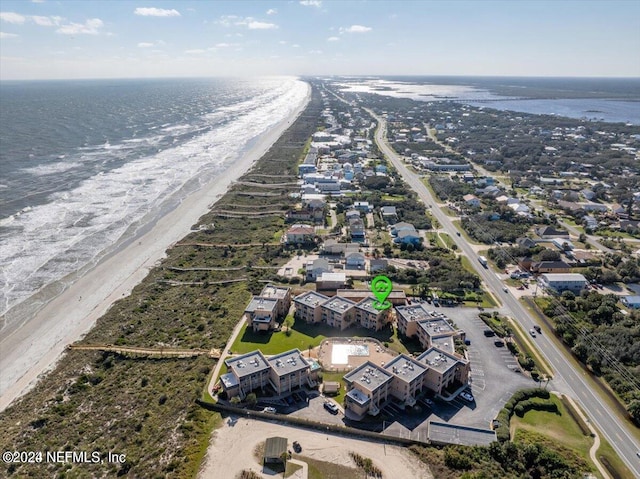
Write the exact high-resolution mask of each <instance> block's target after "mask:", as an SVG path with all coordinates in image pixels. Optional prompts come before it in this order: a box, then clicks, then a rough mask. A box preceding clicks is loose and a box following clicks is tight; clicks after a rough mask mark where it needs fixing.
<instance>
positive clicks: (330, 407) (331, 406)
mask: <svg viewBox="0 0 640 479" xmlns="http://www.w3.org/2000/svg"><path fill="white" fill-rule="evenodd" d="M324 408H325V409H326V410H327V411H329V412H330V413H331V414H338V412H340V410H339V409H338V406H336V405H335V404H333V403H332V402H330V401H327V402H326V403H324Z"/></svg>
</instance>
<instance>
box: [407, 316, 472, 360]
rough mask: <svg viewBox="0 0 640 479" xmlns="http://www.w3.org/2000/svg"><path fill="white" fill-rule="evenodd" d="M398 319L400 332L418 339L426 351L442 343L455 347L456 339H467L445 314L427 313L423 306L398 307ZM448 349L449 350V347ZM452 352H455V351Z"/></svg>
mask: <svg viewBox="0 0 640 479" xmlns="http://www.w3.org/2000/svg"><path fill="white" fill-rule="evenodd" d="M396 318H397V321H398V332H399V333H402V334H404V335H405V336H407V337H409V338H411V337H416V338H418V340H419V341H420V344H421V345H422V347H423V348H424V349H428V348H430V347H431V346H434V345H436V344H437V343H442V342H445V343H450V344H451V346H452V347H453V340H454V339H464V337H465V333H464V331H462V330H459V329H455V328H454V327H453V326H452V325H451V323H450V322H449V320H448V318H447V317H446V316H445V315H444V314H442V313H438V312H436V311H427V310H426V309H425V307H424V305H423V304H412V305H408V306H398V307H397V308H396ZM443 338H447V339H443ZM448 338H451V339H448ZM446 349H447V350H449V348H448V347H447V348H446ZM450 351H451V352H453V349H450Z"/></svg>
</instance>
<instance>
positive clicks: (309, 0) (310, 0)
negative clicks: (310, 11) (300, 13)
mask: <svg viewBox="0 0 640 479" xmlns="http://www.w3.org/2000/svg"><path fill="white" fill-rule="evenodd" d="M300 5H304V6H305V7H318V8H320V7H321V6H322V2H321V1H320V0H300Z"/></svg>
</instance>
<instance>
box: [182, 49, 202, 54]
mask: <svg viewBox="0 0 640 479" xmlns="http://www.w3.org/2000/svg"><path fill="white" fill-rule="evenodd" d="M184 52H185V53H186V54H187V55H201V54H203V53H207V51H206V50H203V49H201V48H195V49H193V50H185V51H184Z"/></svg>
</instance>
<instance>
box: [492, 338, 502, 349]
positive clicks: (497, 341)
mask: <svg viewBox="0 0 640 479" xmlns="http://www.w3.org/2000/svg"><path fill="white" fill-rule="evenodd" d="M493 344H495V345H496V346H497V347H499V348H501V347H502V346H504V341H503V340H502V339H496V340H495V341H494V342H493Z"/></svg>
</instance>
